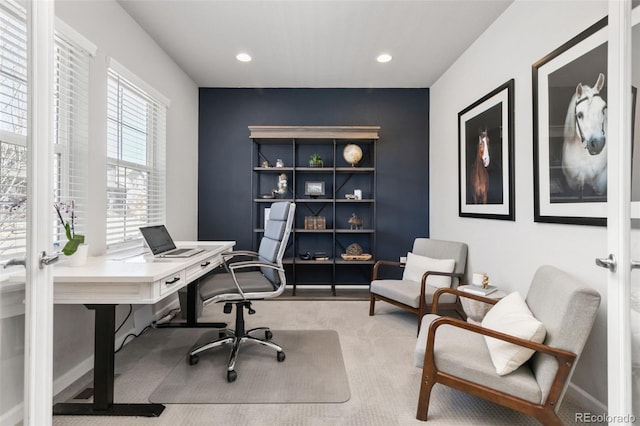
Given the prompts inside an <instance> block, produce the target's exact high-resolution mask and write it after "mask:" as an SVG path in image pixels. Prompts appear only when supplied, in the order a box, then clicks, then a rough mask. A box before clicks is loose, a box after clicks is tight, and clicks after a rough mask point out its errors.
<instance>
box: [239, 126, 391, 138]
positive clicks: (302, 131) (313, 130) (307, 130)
mask: <svg viewBox="0 0 640 426" xmlns="http://www.w3.org/2000/svg"><path fill="white" fill-rule="evenodd" d="M379 130H380V126H249V131H250V132H251V135H250V137H251V138H253V139H260V138H262V139H265V138H274V139H275V138H281V139H289V138H291V139H322V138H325V139H378V138H379V136H378V132H379Z"/></svg>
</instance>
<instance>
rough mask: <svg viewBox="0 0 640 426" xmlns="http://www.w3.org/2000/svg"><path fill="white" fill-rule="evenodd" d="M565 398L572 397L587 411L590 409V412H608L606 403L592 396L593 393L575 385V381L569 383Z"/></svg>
mask: <svg viewBox="0 0 640 426" xmlns="http://www.w3.org/2000/svg"><path fill="white" fill-rule="evenodd" d="M565 398H571V400H573V401H575V402H576V403H577V404H578V405H580V406H581V407H582V408H584V409H585V411H588V412H590V413H606V412H607V406H606V404H603V403H602V402H600V401H598V400H597V399H595V398H594V397H593V396H591V394H589V393H588V392H586V391H585V390H584V389H582V388H580V387H578V386H576V385H574V384H573V383H569V387H568V388H567V393H566V395H565Z"/></svg>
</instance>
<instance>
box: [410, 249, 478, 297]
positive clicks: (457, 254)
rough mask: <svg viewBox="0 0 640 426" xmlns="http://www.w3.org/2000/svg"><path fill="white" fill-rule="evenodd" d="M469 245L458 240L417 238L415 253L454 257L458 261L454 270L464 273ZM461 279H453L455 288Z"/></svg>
mask: <svg viewBox="0 0 640 426" xmlns="http://www.w3.org/2000/svg"><path fill="white" fill-rule="evenodd" d="M467 250H468V249H467V245H466V244H465V243H461V242H457V241H446V240H435V239H432V238H416V239H415V240H414V242H413V250H412V252H413V253H414V254H417V255H420V256H427V257H431V258H433V259H454V260H455V261H456V265H455V268H454V269H453V272H454V273H456V274H464V272H465V269H466V267H467ZM458 284H459V280H458V279H457V278H454V279H453V280H452V286H451V287H453V288H456V287H457V286H458Z"/></svg>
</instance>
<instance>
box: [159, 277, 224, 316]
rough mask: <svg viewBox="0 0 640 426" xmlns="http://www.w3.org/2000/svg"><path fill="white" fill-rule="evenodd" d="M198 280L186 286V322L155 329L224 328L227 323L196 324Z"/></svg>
mask: <svg viewBox="0 0 640 426" xmlns="http://www.w3.org/2000/svg"><path fill="white" fill-rule="evenodd" d="M199 282H200V280H199V279H197V280H195V281H193V282H191V283H189V284H187V322H175V323H171V322H168V323H165V324H158V325H156V328H166V327H177V328H197V327H210V328H225V327H226V326H227V323H225V322H198V309H197V306H196V303H197V301H198V296H199V294H198V283H199Z"/></svg>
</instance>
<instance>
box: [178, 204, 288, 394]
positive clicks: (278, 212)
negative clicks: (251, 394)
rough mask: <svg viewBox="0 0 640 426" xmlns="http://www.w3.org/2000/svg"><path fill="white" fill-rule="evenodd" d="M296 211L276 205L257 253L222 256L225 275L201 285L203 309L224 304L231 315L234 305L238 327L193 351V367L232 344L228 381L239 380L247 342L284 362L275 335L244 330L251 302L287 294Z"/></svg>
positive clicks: (235, 252) (235, 253)
mask: <svg viewBox="0 0 640 426" xmlns="http://www.w3.org/2000/svg"><path fill="white" fill-rule="evenodd" d="M295 209H296V205H295V204H294V203H290V202H277V203H273V204H272V205H271V210H270V214H269V218H268V219H267V223H266V226H265V230H264V236H263V237H262V240H261V241H260V247H259V249H258V251H257V252H253V251H245V250H242V251H240V250H238V251H231V252H228V253H225V254H223V255H222V258H223V261H224V267H225V269H226V272H225V273H219V274H212V275H210V276H208V277H206V278H205V279H203V280H202V281H201V282H200V287H199V290H200V296H201V297H202V303H203V306H206V305H209V304H211V303H224V312H225V313H226V314H229V313H231V311H232V309H233V306H234V305H235V308H236V324H235V330H231V329H224V330H221V331H220V333H219V338H218V339H216V340H214V341H213V342H208V343H205V344H203V345H200V346H198V347H195V348H192V350H191V352H189V364H190V365H195V364H197V363H198V360H199V354H200V353H202V352H204V351H206V350H209V349H212V348H216V347H218V346H222V345H225V344H228V343H230V344H231V345H232V349H231V354H230V356H229V363H228V365H227V381H228V382H229V383H231V382H233V381H235V380H236V378H237V376H238V375H237V373H236V371H235V364H236V359H237V356H238V350H239V349H240V345H241V344H243V343H245V342H254V343H258V344H261V345H263V346H267V347H270V348H272V349H275V350H276V352H277V359H278V361H279V362H282V361H284V359H285V354H284V351H283V349H282V347H280V346H279V345H277V344H276V343H274V342H272V341H271V338H272V336H273V334H272V332H271V330H270V329H269V328H268V327H258V328H252V329H250V330H245V325H244V310H245V309H247V311H248V312H249V315H252V314H254V313H255V311H254V310H253V308H252V306H251V301H252V300H262V299H270V298H273V297H278V296H279V295H281V294H282V293H283V292H284V290H285V286H286V278H285V273H284V268H283V266H282V258H283V256H284V252H285V250H286V248H287V242H288V241H289V235H290V233H291V227H292V223H293V218H294V213H295ZM237 257H241V258H243V259H246V258H247V257H250V258H251V259H252V260H236V261H234V258H237ZM256 332H264V339H262V338H259V337H256V336H255V335H254V334H255V333H256Z"/></svg>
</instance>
